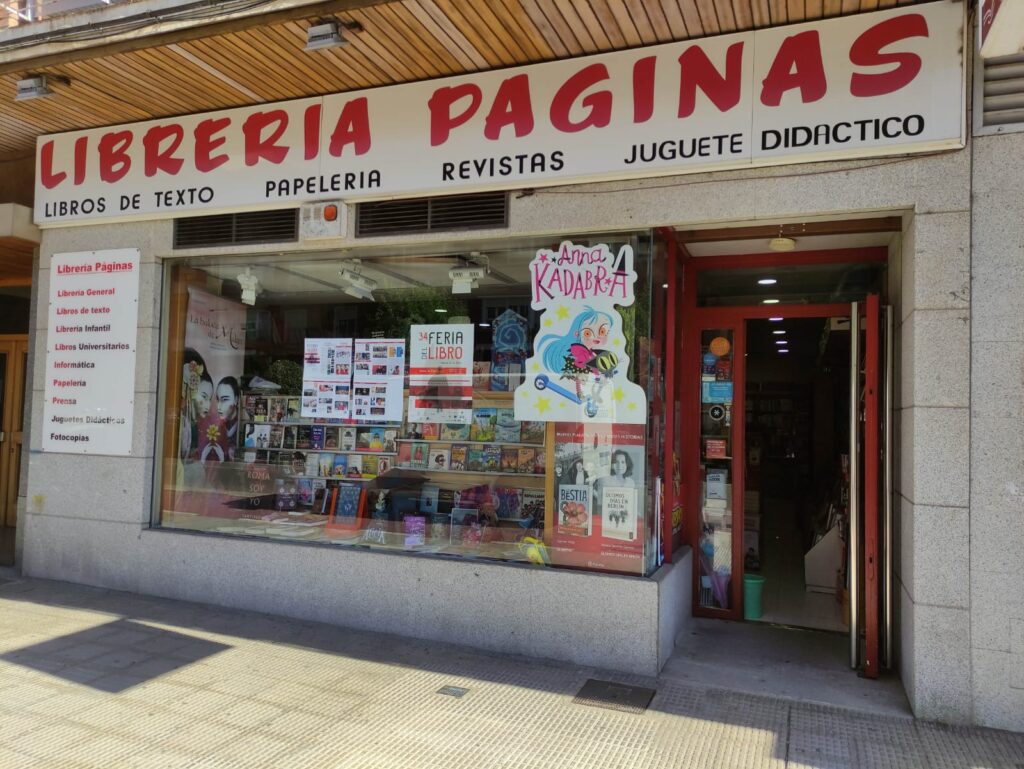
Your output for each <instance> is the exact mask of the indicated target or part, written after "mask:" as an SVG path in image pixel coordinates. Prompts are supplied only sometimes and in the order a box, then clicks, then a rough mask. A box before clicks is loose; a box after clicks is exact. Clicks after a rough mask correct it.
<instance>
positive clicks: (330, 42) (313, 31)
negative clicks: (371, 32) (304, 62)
mask: <svg viewBox="0 0 1024 769" xmlns="http://www.w3.org/2000/svg"><path fill="white" fill-rule="evenodd" d="M342 28H344V29H346V30H348V31H349V32H362V31H363V25H362V24H359V23H358V22H349V23H346V22H341V21H338V20H337V19H331V20H330V21H324V22H321V23H320V24H314V25H313V26H311V27H310V28H309V29H307V30H306V50H307V51H318V50H320V49H321V48H334V47H336V46H339V45H348V42H349V41H348V40H346V39H345V38H344V37H343V36H342V34H341V30H342Z"/></svg>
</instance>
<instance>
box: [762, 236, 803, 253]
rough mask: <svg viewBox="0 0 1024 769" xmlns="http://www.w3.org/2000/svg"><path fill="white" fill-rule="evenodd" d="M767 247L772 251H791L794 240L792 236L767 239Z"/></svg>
mask: <svg viewBox="0 0 1024 769" xmlns="http://www.w3.org/2000/svg"><path fill="white" fill-rule="evenodd" d="M768 248H770V249H771V250H772V251H792V250H793V249H794V248H796V241H795V240H793V238H781V237H780V238H772V239H771V240H769V241H768Z"/></svg>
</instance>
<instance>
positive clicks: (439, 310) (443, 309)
mask: <svg viewBox="0 0 1024 769" xmlns="http://www.w3.org/2000/svg"><path fill="white" fill-rule="evenodd" d="M434 312H439V313H446V312H448V310H446V309H445V308H444V307H435V308H434Z"/></svg>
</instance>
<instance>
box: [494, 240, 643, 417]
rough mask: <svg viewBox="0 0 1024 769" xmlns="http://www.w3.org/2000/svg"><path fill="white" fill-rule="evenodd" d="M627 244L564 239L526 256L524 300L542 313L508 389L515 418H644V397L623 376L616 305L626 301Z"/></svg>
mask: <svg viewBox="0 0 1024 769" xmlns="http://www.w3.org/2000/svg"><path fill="white" fill-rule="evenodd" d="M636 278H637V275H636V270H635V269H634V268H633V248H632V246H629V245H623V246H620V247H619V248H618V250H617V251H612V250H611V249H610V248H609V247H608V246H607V245H605V244H604V243H601V244H598V245H596V246H578V245H575V244H573V243H570V242H569V241H565V242H563V243H562V244H561V245H560V246H559V247H558V248H557V249H553V250H548V249H541V250H540V251H538V252H537V255H536V256H535V257H534V259H533V261H532V262H530V294H531V298H530V306H531V307H532V308H533V309H534V310H538V311H541V312H543V315H542V316H541V319H540V331H538V332H537V335H536V337H535V338H534V340H533V357H531V358H528V359H527V361H526V376H525V381H524V383H523V384H521V385H520V386H519V387H517V388H516V391H515V402H514V403H515V415H516V419H518V420H519V421H521V422H522V421H543V422H580V423H582V422H593V423H619V424H644V423H645V422H646V421H647V396H646V394H645V393H644V390H643V388H642V387H640V385H638V384H635V383H633V382H631V381H629V378H628V376H627V372H628V371H629V355H628V354H627V352H626V350H627V349H628V347H629V345H628V342H629V341H631V340H627V339H626V336H625V333H624V329H623V323H622V316H621V315H620V314H619V311H618V310H617V309H616V307H630V306H631V305H632V304H633V301H634V299H635V294H634V290H633V285H634V283H636Z"/></svg>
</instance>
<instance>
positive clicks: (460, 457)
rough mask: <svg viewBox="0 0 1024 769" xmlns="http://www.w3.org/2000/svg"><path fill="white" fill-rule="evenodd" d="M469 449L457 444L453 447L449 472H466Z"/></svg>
mask: <svg viewBox="0 0 1024 769" xmlns="http://www.w3.org/2000/svg"><path fill="white" fill-rule="evenodd" d="M468 453H469V447H468V446H466V445H465V444H456V445H454V446H452V453H451V458H450V459H449V461H448V469H449V470H466V469H468V467H467V464H466V463H467V462H468V461H469V456H468Z"/></svg>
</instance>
